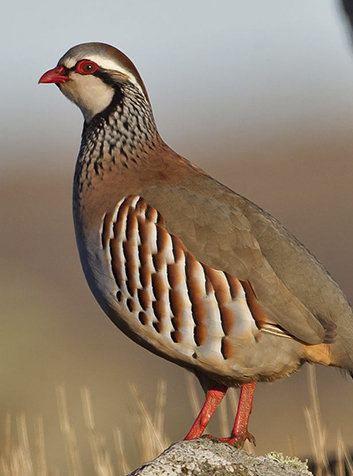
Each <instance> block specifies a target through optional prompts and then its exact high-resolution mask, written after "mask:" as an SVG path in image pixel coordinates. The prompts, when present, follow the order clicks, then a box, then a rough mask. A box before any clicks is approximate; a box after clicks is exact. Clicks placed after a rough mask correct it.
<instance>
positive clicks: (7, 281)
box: [0, 0, 353, 474]
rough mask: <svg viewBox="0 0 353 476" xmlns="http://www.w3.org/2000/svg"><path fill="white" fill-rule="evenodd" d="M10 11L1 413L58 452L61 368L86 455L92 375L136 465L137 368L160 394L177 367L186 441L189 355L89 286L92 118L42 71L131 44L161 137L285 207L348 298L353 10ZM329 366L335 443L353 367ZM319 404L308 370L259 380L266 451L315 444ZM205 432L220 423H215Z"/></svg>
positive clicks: (260, 199) (141, 381)
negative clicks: (313, 416)
mask: <svg viewBox="0 0 353 476" xmlns="http://www.w3.org/2000/svg"><path fill="white" fill-rule="evenodd" d="M2 11H3V13H2V22H1V23H2V27H1V29H0V35H1V37H2V38H1V40H2V41H1V42H2V45H3V49H2V74H1V88H0V94H1V95H2V98H1V104H2V107H1V111H0V120H1V129H0V130H1V156H0V228H1V233H0V240H1V246H0V255H1V256H0V282H1V285H0V310H1V332H0V355H1V359H0V381H1V391H0V425H1V421H4V417H5V414H6V412H11V414H12V415H16V414H17V413H18V412H20V411H24V412H25V414H26V417H27V421H28V427H29V432H30V437H31V435H32V436H33V427H32V421H33V418H34V417H35V416H36V415H42V417H43V420H44V434H45V444H46V451H47V457H48V461H49V466H50V467H52V468H63V467H64V466H65V451H64V443H63V439H62V436H61V434H60V425H59V418H58V413H57V405H56V397H55V385H56V384H58V383H63V384H65V386H66V391H67V398H68V408H69V413H70V417H71V420H72V423H73V425H74V426H75V428H76V429H77V434H78V442H79V446H80V451H81V456H82V460H83V462H84V465H85V467H87V468H90V467H91V466H92V462H91V455H90V451H89V448H88V443H87V435H86V434H85V432H84V431H83V416H82V404H81V400H80V387H81V386H82V385H87V386H88V387H89V388H90V390H91V393H92V401H93V408H94V413H95V418H96V424H97V427H98V428H99V431H101V432H102V433H104V434H105V435H106V444H107V446H108V447H110V448H112V447H113V438H112V428H113V427H121V428H122V431H123V434H124V442H125V447H126V449H127V453H128V458H129V459H130V462H131V465H132V467H134V466H137V465H138V463H139V461H138V457H137V456H136V454H135V453H134V451H132V450H133V447H134V439H133V436H132V428H131V427H132V423H131V418H130V416H131V415H130V411H131V407H132V406H133V403H132V398H131V393H130V391H129V388H128V383H129V382H134V383H135V384H136V385H137V387H138V389H139V391H140V393H141V395H142V396H143V398H144V400H145V402H146V404H147V405H148V406H150V407H152V406H153V404H154V400H155V396H156V387H157V382H158V379H160V378H164V379H166V380H167V385H168V394H167V409H166V415H165V418H166V432H167V433H168V434H169V436H170V439H171V441H176V440H180V439H182V438H183V437H184V436H185V434H186V433H187V431H188V430H189V427H190V426H191V423H192V421H193V415H192V411H191V407H190V403H189V401H188V398H187V392H186V376H185V375H186V371H184V370H183V369H179V368H178V367H177V366H175V365H172V364H171V363H168V362H165V361H163V360H162V359H159V358H157V357H155V356H154V355H152V354H150V353H148V352H147V351H145V350H143V349H141V348H139V347H138V346H137V345H136V344H134V343H133V342H131V341H129V340H128V339H127V338H126V337H125V336H124V335H123V334H122V333H120V331H119V330H118V329H116V328H115V327H114V325H113V324H112V323H110V321H109V320H108V318H107V317H105V315H104V314H103V312H102V311H101V310H100V308H99V307H98V305H97V304H96V302H95V300H94V299H93V297H92V295H91V293H90V292H89V290H88V287H87V285H86V282H85V279H84V276H83V273H82V271H81V267H80V263H79V260H78V254H77V251H76V245H75V238H74V232H73V225H72V218H71V182H72V175H73V169H74V164H75V158H76V155H77V151H78V147H79V142H80V133H81V128H82V118H81V114H80V112H79V110H78V109H77V108H76V107H75V106H73V105H72V104H70V103H69V102H68V101H67V100H66V99H65V98H64V97H63V96H62V95H61V94H60V93H59V91H58V90H57V88H56V87H54V86H53V85H41V86H38V85H37V82H38V79H39V77H40V76H41V74H42V73H43V72H45V71H46V70H48V69H50V68H52V67H54V66H55V65H56V63H57V61H58V59H59V58H60V57H61V56H62V55H63V54H64V53H65V52H66V51H67V50H68V49H69V48H70V47H71V46H73V45H75V44H78V43H82V42H87V41H102V42H106V43H110V44H113V45H114V46H116V47H118V48H119V49H121V50H122V51H123V52H124V53H126V54H127V55H128V56H129V57H130V58H131V59H132V60H133V62H134V63H135V65H136V66H137V68H138V70H139V71H140V73H141V75H142V77H143V79H144V81H145V84H146V86H147V89H148V92H149V95H150V99H151V102H152V105H153V108H154V113H155V118H156V121H157V124H158V126H159V130H160V133H161V135H162V137H163V138H164V140H165V141H166V142H167V143H168V144H169V145H170V146H171V147H172V148H174V149H175V150H176V151H177V152H179V153H180V154H182V155H184V156H185V157H187V158H188V159H190V160H192V161H193V162H194V163H196V164H197V165H198V166H200V167H202V168H203V169H205V170H206V171H207V172H208V173H210V174H211V175H213V176H214V177H215V178H217V179H218V180H220V181H222V182H224V183H225V184H227V185H228V186H230V187H231V188H233V189H235V190H236V191H237V192H239V193H241V194H243V195H245V196H246V197H248V198H249V199H251V200H252V201H254V202H256V203H257V204H259V205H260V206H261V207H262V208H264V209H266V210H267V211H269V212H270V213H271V214H273V215H274V216H276V217H277V218H278V219H279V220H280V221H281V222H282V223H283V224H284V225H285V226H286V227H287V228H289V229H290V230H291V231H292V232H293V233H294V234H295V235H296V236H297V237H298V238H299V239H300V240H301V241H302V242H303V243H304V244H305V245H306V246H307V247H308V248H309V249H310V250H311V251H312V252H313V253H314V254H315V255H316V256H317V257H318V258H319V259H320V261H322V262H323V264H324V265H325V266H326V267H327V269H329V270H330V273H331V274H332V275H333V276H334V277H335V279H336V280H337V281H338V282H339V284H340V285H341V287H342V289H343V290H344V291H345V293H346V294H347V296H348V298H349V300H350V302H353V247H352V240H353V216H352V202H353V187H352V179H353V160H352V148H353V135H352V131H353V48H352V45H351V39H350V37H349V28H348V23H347V21H346V18H345V17H344V14H343V10H342V7H341V5H340V3H339V2H338V0H311V1H310V2H308V1H307V0H296V1H295V2H293V1H290V0H266V1H264V0H247V1H244V0H242V1H241V0H219V1H217V2H215V1H209V0H195V1H193V2H190V0H178V1H177V2H165V1H163V0H149V1H144V0H133V1H131V2H126V1H121V0H114V1H113V0H106V1H105V2H103V3H102V2H95V1H92V0H86V1H84V2H83V1H79V0H62V1H61V2H45V1H42V0H33V1H32V2H26V1H25V0H20V1H17V2H7V3H6V5H4V6H3V9H2ZM317 375H318V385H319V395H320V401H321V407H322V412H323V416H324V420H325V423H327V425H328V431H329V439H328V447H329V449H333V448H334V447H335V442H336V433H337V429H339V428H340V429H341V430H342V434H343V437H344V440H345V442H346V444H347V445H348V446H349V447H351V448H352V447H353V425H352V421H353V404H352V402H353V382H352V381H351V379H348V378H344V377H342V375H341V374H340V372H339V371H337V370H335V369H331V368H329V369H326V368H322V367H320V368H318V369H317ZM201 396H202V393H201V392H200V397H201ZM308 404H309V396H308V388H307V380H306V370H305V368H303V369H302V371H301V372H300V373H297V374H294V375H292V377H291V378H288V379H285V380H283V381H281V382H277V383H275V384H260V385H259V386H258V389H257V392H256V393H255V400H254V408H253V412H252V416H251V420H250V428H249V429H250V431H251V432H252V433H254V434H255V435H256V439H257V443H258V446H257V449H256V452H257V454H263V453H264V452H267V451H271V450H276V451H282V452H284V453H285V454H288V453H290V445H289V440H290V439H291V441H292V443H293V441H294V445H295V448H296V453H297V456H301V457H308V456H310V448H309V440H308V436H307V432H306V428H305V419H304V412H303V408H304V407H305V405H308ZM232 418H233V417H232ZM210 430H211V431H212V432H213V433H214V434H218V435H219V429H218V427H217V422H216V423H215V424H214V425H213V427H211V429H210ZM223 436H225V435H223ZM130 450H131V451H130ZM87 471H88V470H87ZM86 474H87V473H86ZM88 474H89V473H88Z"/></svg>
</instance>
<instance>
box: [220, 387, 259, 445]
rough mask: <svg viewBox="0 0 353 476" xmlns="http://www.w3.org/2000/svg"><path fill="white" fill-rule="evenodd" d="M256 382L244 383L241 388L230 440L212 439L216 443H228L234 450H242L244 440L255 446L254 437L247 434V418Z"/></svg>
mask: <svg viewBox="0 0 353 476" xmlns="http://www.w3.org/2000/svg"><path fill="white" fill-rule="evenodd" d="M255 386H256V382H252V383H245V384H244V385H242V387H241V391H240V397H239V404H238V410H237V416H236V417H235V423H234V427H233V430H232V434H231V436H230V438H213V437H211V439H216V440H217V441H222V442H224V443H228V444H229V445H232V446H235V447H236V448H242V447H243V446H244V443H245V441H246V440H249V441H250V443H252V444H253V445H254V446H256V441H255V437H254V436H253V435H252V434H251V433H249V432H248V423H249V417H250V413H251V408H252V400H253V396H254V391H255Z"/></svg>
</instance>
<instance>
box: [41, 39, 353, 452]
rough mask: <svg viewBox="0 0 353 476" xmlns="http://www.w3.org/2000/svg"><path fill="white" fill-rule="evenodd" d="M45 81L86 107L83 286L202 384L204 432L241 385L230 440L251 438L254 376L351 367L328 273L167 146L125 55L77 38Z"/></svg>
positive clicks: (351, 351)
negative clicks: (309, 365) (312, 365)
mask: <svg viewBox="0 0 353 476" xmlns="http://www.w3.org/2000/svg"><path fill="white" fill-rule="evenodd" d="M40 82H41V83H56V84H57V85H58V87H59V89H60V90H61V92H62V93H63V94H64V95H65V96H66V97H67V98H69V99H70V100H71V101H73V102H74V103H75V104H77V106H78V107H79V108H80V109H81V111H82V113H83V115H84V119H85V122H84V128H83V133H82V142H81V148H80V152H79V155H78V159H77V164H76V171H75V178H74V191H73V211H74V221H75V230H76V237H77V245H78V249H79V253H80V257H81V262H82V267H83V270H84V272H85V275H86V278H87V281H88V284H89V286H90V288H91V290H92V292H93V294H94V296H95V297H96V299H97V301H98V302H99V304H100V305H101V307H102V308H103V310H104V311H105V312H106V314H107V315H108V316H109V317H110V319H111V320H112V321H113V322H114V323H115V324H116V325H117V326H118V327H119V328H120V329H121V330H122V331H123V332H124V333H125V334H127V335H128V336H129V337H131V339H133V340H134V341H135V342H137V343H138V344H140V345H142V346H143V347H145V348H146V349H149V350H150V351H152V352H154V353H155V354H157V355H160V356H161V357H164V358H165V359H168V360H170V361H172V362H175V363H176V364H178V365H181V366H183V367H185V368H187V369H188V370H190V371H192V372H194V374H195V375H196V376H197V377H198V379H199V380H200V383H201V385H202V387H203V388H204V390H205V393H206V401H205V404H204V406H203V408H202V410H201V412H200V414H199V416H198V417H197V419H196V421H195V423H194V425H193V426H192V428H191V430H190V432H189V433H188V435H187V436H186V439H192V438H198V437H200V436H201V435H202V433H203V430H204V429H205V427H206V425H207V423H208V421H209V419H210V418H211V416H212V413H213V412H214V410H215V408H216V407H217V405H218V404H219V402H220V401H221V399H222V398H223V396H224V394H225V392H226V390H227V388H228V387H231V386H241V398H240V403H239V407H238V412H237V417H236V421H235V425H234V428H233V431H232V434H231V436H230V438H224V439H223V441H227V442H229V443H231V444H233V445H235V446H242V445H243V443H244V441H245V440H246V439H247V438H248V439H250V440H253V436H252V435H251V434H250V433H249V432H248V430H247V426H248V418H249V415H250V411H251V405H252V396H253V392H254V389H255V385H256V382H261V381H271V380H276V379H279V378H281V377H284V376H285V375H289V374H290V373H291V372H293V371H294V370H297V369H298V368H299V367H300V366H301V365H302V364H303V363H304V362H305V361H309V362H317V363H320V364H323V365H333V366H336V367H341V368H343V369H346V370H347V371H349V372H351V371H352V370H353V315H352V309H351V307H350V306H349V304H348V302H347V300H346V298H345V296H344V295H343V293H342V292H341V290H340V288H339V287H338V285H337V284H336V282H335V281H334V280H333V279H332V278H331V277H330V275H329V274H328V273H327V272H326V271H325V269H324V268H323V266H322V265H321V264H320V263H319V262H318V261H317V260H316V259H315V258H314V256H313V255H312V254H310V252H309V251H308V250H307V249H306V248H305V247H304V246H303V245H302V244H300V243H299V242H298V241H297V240H296V238H295V237H294V236H292V235H291V234H290V233H289V232H288V231H287V230H286V229H284V228H283V227H282V226H281V224H280V223H278V221H276V220H275V219H274V218H273V217H272V216H270V215H269V214H268V213H266V212H264V211H263V210H261V209H260V208H259V207H258V206H256V205H255V204H253V203H251V202H250V201H249V200H247V199H246V198H244V197H242V196H240V195H238V194H237V193H235V192H233V191H232V190H230V189H229V188H227V187H225V186H224V185H222V184H220V183H219V182H217V181H216V180H214V179H213V178H212V177H210V176H209V175H207V174H206V173H205V172H203V171H202V170H200V169H199V168H198V167H196V166H195V165H193V164H191V163H190V162H188V161H187V160H185V159H184V158H183V157H181V156H180V155H178V154H177V153H175V152H174V151H173V150H171V149H170V148H169V147H168V146H167V145H166V143H165V142H163V140H162V139H161V137H160V135H159V133H158V131H157V128H156V124H155V122H154V118H153V113H152V108H151V104H150V101H149V98H148V94H147V91H146V88H145V86H144V84H143V82H142V79H141V77H140V75H139V73H138V72H137V70H136V68H135V66H134V65H133V63H132V62H131V61H130V60H129V59H128V58H127V57H126V56H125V55H124V54H123V53H121V52H120V51H118V50H117V49H115V48H113V47H112V46H109V45H106V44H102V43H86V44H82V45H78V46H75V47H73V48H71V49H70V50H69V51H68V52H67V53H66V54H65V55H64V56H63V57H62V58H61V59H60V60H59V62H58V65H57V67H56V68H54V69H52V70H50V71H48V72H46V73H45V74H44V75H43V76H42V77H41V79H40Z"/></svg>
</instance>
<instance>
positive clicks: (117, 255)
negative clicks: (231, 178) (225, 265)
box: [80, 197, 303, 385]
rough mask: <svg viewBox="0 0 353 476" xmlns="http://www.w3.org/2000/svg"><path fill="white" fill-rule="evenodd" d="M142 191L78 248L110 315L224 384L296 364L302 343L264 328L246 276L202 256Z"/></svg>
mask: <svg viewBox="0 0 353 476" xmlns="http://www.w3.org/2000/svg"><path fill="white" fill-rule="evenodd" d="M137 198H140V197H132V198H130V197H129V200H130V201H128V203H127V205H126V204H125V202H126V200H128V199H125V200H124V201H122V202H121V203H119V204H118V205H117V207H116V209H115V210H114V212H112V213H111V214H106V215H105V216H104V217H102V221H101V223H100V226H99V227H98V228H97V230H96V231H95V232H94V233H93V234H91V236H90V237H89V240H86V241H85V244H84V246H83V247H81V249H80V254H81V261H82V264H83V268H84V271H85V274H86V277H87V280H88V283H89V285H90V287H91V290H92V292H93V293H94V295H95V297H96V299H97V300H98V302H99V303H100V305H101V307H102V308H103V309H104V311H105V312H106V314H107V315H108V316H109V317H110V319H111V320H112V321H113V322H114V323H115V324H116V325H117V326H118V327H119V328H120V329H121V330H122V331H123V332H124V333H125V334H127V335H128V336H129V337H130V338H132V339H133V340H134V341H136V342H137V343H139V344H140V345H142V346H144V347H145V348H147V349H149V350H150V351H152V352H154V353H156V354H158V355H160V356H162V357H164V358H166V359H168V360H171V361H173V362H175V363H177V364H179V365H181V366H184V367H187V368H189V369H191V370H194V371H196V372H203V373H206V374H207V375H209V376H211V377H212V378H213V379H215V380H217V381H219V382H223V383H225V384H226V385H234V384H242V383H245V382H249V381H254V380H274V379H277V378H280V377H282V376H284V375H287V374H289V373H290V372H291V371H293V370H294V369H296V368H297V367H298V366H299V365H300V363H301V359H302V356H303V346H302V344H300V343H299V342H297V341H295V340H293V339H291V338H289V337H288V336H287V337H279V336H275V335H271V334H267V333H266V332H263V331H262V330H261V329H259V327H258V326H257V324H256V321H255V319H254V317H253V315H252V313H251V310H250V308H249V305H248V303H247V299H246V294H245V291H244V289H243V287H242V284H241V282H240V281H238V280H237V279H236V278H234V277H232V276H230V275H228V274H227V273H224V272H223V271H220V270H215V269H213V268H210V267H209V266H207V265H205V264H202V263H199V262H198V261H197V260H196V259H195V258H194V256H193V255H192V254H191V253H189V252H188V250H187V249H186V248H185V247H184V246H183V244H182V242H181V241H180V240H178V239H177V238H176V237H174V236H172V235H169V234H168V232H167V231H166V230H165V228H164V226H163V223H159V222H158V212H156V213H157V214H155V215H153V211H154V212H155V210H154V209H150V208H149V207H148V206H147V205H146V204H145V203H144V204H142V205H141V203H140V202H139V201H137ZM131 201H132V203H133V204H134V207H135V209H134V210H135V212H134V214H132V211H131V210H132V205H131V203H130V202H131ZM138 203H140V205H139V206H138ZM125 205H126V206H125ZM124 206H125V209H123V207H124ZM136 210H137V211H136ZM141 210H142V211H141ZM141 217H142V218H141ZM81 244H82V241H81Z"/></svg>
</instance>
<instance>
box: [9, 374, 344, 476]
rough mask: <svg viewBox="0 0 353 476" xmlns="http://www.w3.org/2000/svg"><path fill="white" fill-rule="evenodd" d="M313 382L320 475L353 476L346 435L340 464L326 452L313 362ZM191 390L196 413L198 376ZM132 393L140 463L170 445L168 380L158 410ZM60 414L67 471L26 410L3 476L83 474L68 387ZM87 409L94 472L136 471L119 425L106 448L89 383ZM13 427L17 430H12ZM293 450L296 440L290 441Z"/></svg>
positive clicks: (225, 422) (313, 434)
mask: <svg viewBox="0 0 353 476" xmlns="http://www.w3.org/2000/svg"><path fill="white" fill-rule="evenodd" d="M308 385H309V392H310V400H311V401H310V407H309V408H305V409H304V412H305V418H306V421H307V427H308V432H309V437H310V443H311V449H312V454H313V459H314V464H315V476H346V475H349V476H353V463H352V459H351V456H350V454H349V452H348V450H347V448H346V446H345V444H344V441H343V438H342V436H341V433H340V432H338V434H337V449H336V466H335V468H333V469H332V468H330V465H329V459H328V455H327V451H326V442H327V428H326V426H325V425H324V423H323V421H322V414H321V411H320V403H319V397H318V391H317V385H316V376H315V369H314V366H309V371H308ZM187 388H188V393H189V399H190V405H191V408H192V411H193V413H194V414H195V417H196V415H197V414H198V412H199V409H200V407H201V402H199V400H198V397H197V392H196V387H195V379H193V378H192V377H191V375H190V376H188V385H187ZM130 391H131V395H132V397H133V399H134V411H133V414H132V415H130V417H131V419H132V421H133V422H134V424H133V425H132V428H133V429H134V438H135V442H136V447H137V448H138V452H139V456H140V462H141V464H142V463H143V462H146V461H149V460H151V459H153V458H155V457H156V456H157V455H158V454H160V453H161V452H162V451H163V450H164V449H165V448H167V447H168V446H169V445H170V443H171V442H170V440H169V438H168V437H167V435H166V434H165V432H164V415H165V405H166V395H167V389H166V382H165V381H160V382H159V383H158V387H157V398H156V403H155V410H154V411H150V410H149V409H148V408H147V407H146V404H145V402H144V400H143V398H142V397H141V395H140V394H139V392H138V390H137V388H136V386H134V385H130ZM56 393H57V402H58V413H59V419H60V426H61V432H62V434H63V440H64V442H65V451H66V461H67V468H66V469H65V472H64V473H60V472H59V470H52V469H51V470H49V469H48V464H47V461H46V451H45V439H44V431H43V421H42V419H41V417H38V418H36V419H35V420H34V425H33V427H34V428H33V432H34V437H33V444H32V445H31V444H30V438H29V435H28V430H27V422H26V418H25V415H24V414H23V413H21V414H19V415H17V416H16V418H15V419H14V420H15V425H13V419H12V418H11V416H10V414H7V415H6V417H5V419H4V423H3V438H2V442H1V448H2V451H1V452H0V476H60V475H61V474H65V475H67V476H84V473H83V465H82V462H81V458H80V454H79V449H78V440H77V437H76V433H75V429H74V427H73V426H72V424H71V423H70V418H69V412H68V405H67V398H66V392H65V388H64V386H58V387H57V389H56ZM81 397H82V408H83V414H84V421H85V425H86V429H87V435H88V441H89V445H90V452H91V455H92V460H93V469H92V472H91V474H92V475H95V476H124V475H126V474H128V473H129V472H131V471H132V469H133V468H131V467H130V466H129V463H128V461H127V460H126V456H125V454H126V453H125V449H124V438H123V435H122V433H121V430H120V429H119V428H114V429H113V435H112V436H113V440H114V448H115V452H116V454H115V455H111V453H110V452H109V450H108V449H107V445H106V440H105V438H104V436H103V435H102V434H101V433H100V432H99V431H98V430H97V427H96V423H95V419H94V414H93V408H92V402H91V395H90V392H89V390H88V388H87V387H83V388H82V390H81ZM237 403H238V398H237V395H236V391H235V390H234V389H231V390H230V391H229V392H228V393H227V398H225V399H224V400H223V402H222V405H221V407H220V412H219V425H220V432H221V434H228V433H230V431H231V428H230V427H229V422H230V419H229V418H228V409H230V411H231V412H232V414H233V415H234V414H235V412H236V408H237ZM13 426H14V427H15V428H13ZM290 445H291V448H292V450H293V453H294V451H295V444H294V441H293V440H291V441H290ZM245 449H246V451H250V452H252V453H253V452H254V448H253V447H252V446H248V447H246V448H245Z"/></svg>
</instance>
